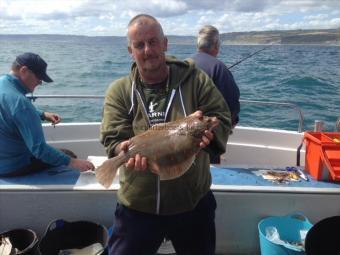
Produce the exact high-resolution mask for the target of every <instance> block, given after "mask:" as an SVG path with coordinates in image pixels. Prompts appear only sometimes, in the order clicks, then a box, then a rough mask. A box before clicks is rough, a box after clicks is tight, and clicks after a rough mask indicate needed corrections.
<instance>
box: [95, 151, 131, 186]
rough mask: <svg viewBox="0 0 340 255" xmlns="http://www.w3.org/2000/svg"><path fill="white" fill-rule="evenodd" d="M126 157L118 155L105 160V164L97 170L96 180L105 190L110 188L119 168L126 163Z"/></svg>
mask: <svg viewBox="0 0 340 255" xmlns="http://www.w3.org/2000/svg"><path fill="white" fill-rule="evenodd" d="M124 159H125V157H124V156H123V155H118V156H116V157H113V158H111V159H108V160H105V161H104V163H103V164H101V165H100V166H99V167H97V168H96V179H97V181H98V182H99V183H100V184H101V185H103V186H104V187H105V188H109V187H110V186H111V184H112V182H113V180H114V178H115V177H116V174H117V171H118V168H119V167H120V166H121V165H122V164H123V163H124Z"/></svg>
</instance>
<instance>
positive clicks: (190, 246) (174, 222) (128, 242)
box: [109, 191, 216, 255]
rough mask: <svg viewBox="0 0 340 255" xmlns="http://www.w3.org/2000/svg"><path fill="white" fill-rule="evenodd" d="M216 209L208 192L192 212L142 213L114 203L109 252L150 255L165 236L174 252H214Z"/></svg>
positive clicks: (206, 254) (180, 254) (197, 254)
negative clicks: (172, 213) (168, 214)
mask: <svg viewBox="0 0 340 255" xmlns="http://www.w3.org/2000/svg"><path fill="white" fill-rule="evenodd" d="M215 210H216V200H215V197H214V195H213V193H212V192H211V191H209V192H208V193H207V194H206V195H205V196H204V197H203V198H202V199H201V200H200V201H199V203H198V204H197V206H196V207H195V208H194V209H193V210H192V211H189V212H185V213H181V214H176V215H170V216H163V215H154V214H147V213H142V212H138V211H135V210H131V209H129V208H127V207H125V206H123V205H121V204H117V207H116V211H115V224H114V225H113V230H112V235H111V237H110V241H109V251H110V255H153V254H156V252H157V250H158V248H159V246H160V245H161V243H162V241H163V240H164V238H167V239H170V240H171V241H172V244H173V246H174V248H175V250H176V254H177V255H213V254H215V243H216V231H215Z"/></svg>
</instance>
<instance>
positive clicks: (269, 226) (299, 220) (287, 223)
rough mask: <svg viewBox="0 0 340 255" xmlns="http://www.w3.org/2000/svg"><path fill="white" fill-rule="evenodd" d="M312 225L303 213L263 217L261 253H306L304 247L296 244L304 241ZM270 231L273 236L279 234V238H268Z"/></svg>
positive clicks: (297, 254)
mask: <svg viewBox="0 0 340 255" xmlns="http://www.w3.org/2000/svg"><path fill="white" fill-rule="evenodd" d="M312 226H313V225H312V224H311V223H310V222H309V220H308V219H307V218H306V217H305V216H304V215H302V214H288V215H286V216H275V217H274V216H273V217H268V218H264V219H262V220H261V221H260V222H259V224H258V229H259V236H260V248H261V255H304V254H305V252H304V247H303V246H298V245H296V244H297V243H301V242H304V239H305V236H306V234H307V232H308V230H309V229H311V227H312ZM300 231H301V232H300ZM268 232H271V234H272V237H273V236H275V234H276V236H277V235H278V236H279V239H270V238H268V237H267V234H268ZM273 233H274V234H273ZM278 236H277V237H278Z"/></svg>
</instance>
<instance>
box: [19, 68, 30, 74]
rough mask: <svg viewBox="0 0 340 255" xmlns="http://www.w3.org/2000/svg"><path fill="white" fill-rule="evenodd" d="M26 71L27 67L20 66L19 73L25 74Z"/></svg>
mask: <svg viewBox="0 0 340 255" xmlns="http://www.w3.org/2000/svg"><path fill="white" fill-rule="evenodd" d="M28 71H29V69H28V67H27V66H21V67H20V68H19V73H21V74H25V73H27V72H28Z"/></svg>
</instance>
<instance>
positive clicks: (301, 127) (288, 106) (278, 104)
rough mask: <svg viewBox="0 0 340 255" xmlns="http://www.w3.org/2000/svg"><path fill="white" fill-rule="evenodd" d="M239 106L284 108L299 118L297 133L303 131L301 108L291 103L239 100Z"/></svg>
mask: <svg viewBox="0 0 340 255" xmlns="http://www.w3.org/2000/svg"><path fill="white" fill-rule="evenodd" d="M240 103H241V104H255V105H271V106H278V107H286V108H291V109H293V110H295V111H296V112H297V114H298V117H299V126H298V132H299V133H301V132H303V131H304V117H303V113H302V110H301V108H300V107H299V106H298V105H296V104H293V103H283V102H276V101H260V100H248V99H240Z"/></svg>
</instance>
